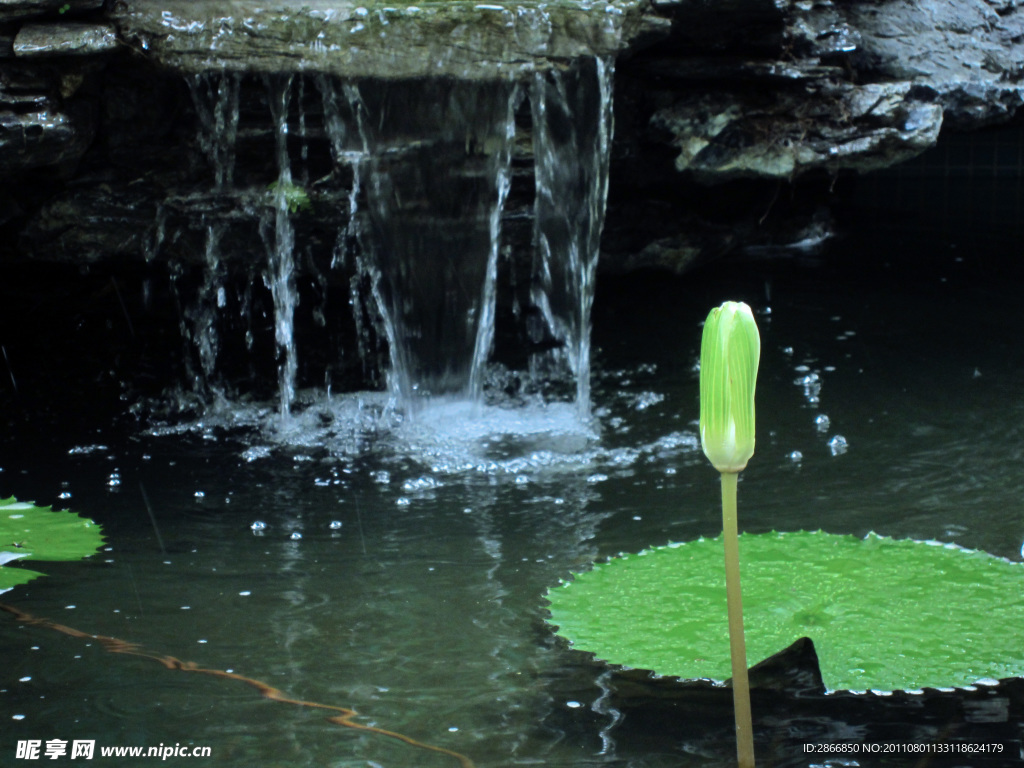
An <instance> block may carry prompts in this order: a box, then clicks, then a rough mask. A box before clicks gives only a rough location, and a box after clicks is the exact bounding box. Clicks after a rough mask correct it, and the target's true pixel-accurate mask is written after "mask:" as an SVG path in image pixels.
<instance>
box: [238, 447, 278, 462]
mask: <svg viewBox="0 0 1024 768" xmlns="http://www.w3.org/2000/svg"><path fill="white" fill-rule="evenodd" d="M270 453H271V449H270V446H269V445H254V446H253V447H252V448H247V449H246V450H244V451H243V452H242V458H243V459H245V460H246V461H247V462H249V463H252V462H254V461H256V460H258V459H265V458H267V457H268V456H270Z"/></svg>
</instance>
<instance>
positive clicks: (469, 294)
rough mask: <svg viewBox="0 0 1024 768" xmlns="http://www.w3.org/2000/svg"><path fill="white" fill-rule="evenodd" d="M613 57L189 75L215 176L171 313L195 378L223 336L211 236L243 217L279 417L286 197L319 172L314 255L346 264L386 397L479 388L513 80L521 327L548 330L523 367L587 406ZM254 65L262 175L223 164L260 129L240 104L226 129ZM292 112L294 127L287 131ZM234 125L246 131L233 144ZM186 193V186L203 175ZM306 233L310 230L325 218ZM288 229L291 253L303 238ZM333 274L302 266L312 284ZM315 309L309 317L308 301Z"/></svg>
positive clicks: (286, 289) (301, 198)
mask: <svg viewBox="0 0 1024 768" xmlns="http://www.w3.org/2000/svg"><path fill="white" fill-rule="evenodd" d="M612 69H613V63H612V61H611V60H610V59H607V60H606V59H602V58H595V59H586V60H579V61H576V62H573V63H572V64H571V65H568V66H566V67H565V68H552V69H550V70H546V71H543V72H537V73H535V74H534V75H533V76H532V78H531V79H530V80H528V81H527V82H525V83H519V82H516V81H515V80H513V79H512V78H509V79H505V80H497V81H495V80H490V81H482V82H473V81H465V80H457V79H453V78H430V79H422V80H400V81H382V80H354V81H352V80H343V79H339V78H335V77H331V76H328V75H316V76H313V77H309V78H303V77H302V76H300V75H287V76H285V75H280V76H273V75H268V76H264V77H262V78H258V77H251V78H246V79H245V80H244V82H243V80H242V78H241V76H240V75H238V74H232V73H217V74H207V75H195V76H191V77H190V79H189V81H188V82H189V86H190V91H191V95H192V100H193V104H194V106H195V110H196V114H197V117H198V126H199V127H198V133H197V145H198V147H199V149H200V150H201V151H202V153H203V155H205V157H206V159H207V161H208V162H209V165H210V167H211V169H212V175H213V181H212V189H211V190H210V192H208V193H205V194H206V197H205V200H206V202H203V203H202V206H203V207H202V211H203V213H202V216H203V219H202V224H203V229H204V231H205V253H204V261H203V270H204V271H203V273H202V274H203V276H202V279H201V280H200V283H199V286H198V288H197V291H198V295H197V298H196V300H195V302H194V303H193V304H192V305H191V306H189V307H186V308H185V309H184V310H183V317H184V318H185V320H187V321H188V327H187V328H186V325H185V321H184V320H183V326H182V327H183V334H184V335H185V337H186V338H189V339H191V341H192V343H193V345H194V346H195V349H196V353H197V355H198V358H199V363H200V368H201V371H202V376H203V378H204V381H205V382H206V383H207V384H208V383H209V382H210V381H211V379H212V377H213V375H214V372H215V370H216V366H217V364H218V363H217V361H218V356H219V355H220V353H221V351H222V350H223V347H224V346H225V345H224V343H223V342H222V340H221V339H219V338H218V330H217V328H218V313H220V312H221V311H222V310H223V309H224V307H225V299H224V296H225V286H226V280H227V278H226V274H227V270H226V268H225V265H224V264H223V263H222V260H221V259H222V257H221V250H222V243H225V242H227V238H228V237H231V238H234V237H236V235H237V234H238V233H239V232H240V228H242V227H249V228H250V229H249V230H246V231H249V232H251V231H252V229H253V228H254V229H255V232H256V233H258V238H259V240H258V241H257V247H259V246H258V243H259V242H262V246H263V250H264V252H265V262H264V265H263V266H262V277H263V284H264V285H265V286H266V288H267V290H268V291H269V293H270V299H271V302H272V305H273V349H274V350H275V358H276V365H277V386H278V408H277V410H278V414H279V416H280V419H281V421H282V422H287V421H288V419H289V418H290V416H291V414H292V410H293V407H294V405H295V400H296V388H297V386H298V381H297V379H298V371H299V356H298V349H297V346H296V340H295V322H296V312H297V310H298V308H299V300H298V289H297V271H298V270H297V255H296V249H297V247H298V246H297V240H298V238H299V235H297V234H296V226H295V225H296V221H298V219H296V218H295V215H296V213H297V212H298V211H297V209H298V208H299V207H302V206H304V205H306V204H308V202H309V197H308V193H307V190H311V191H312V190H314V189H319V190H322V192H318V194H322V195H326V197H318V198H317V199H318V200H320V201H321V203H322V202H323V201H324V200H330V201H332V202H331V203H330V204H331V205H333V206H335V211H334V213H335V214H336V218H335V220H336V221H337V222H338V223H337V224H336V225H335V224H331V226H335V227H336V229H334V230H333V231H329V232H328V233H327V238H328V243H331V242H333V244H332V245H328V248H333V251H332V252H331V253H330V254H329V255H330V257H331V258H330V269H329V273H330V274H333V275H335V276H337V275H339V274H347V275H348V276H349V277H348V280H349V283H348V303H349V305H350V308H351V312H352V317H351V318H348V320H350V321H351V322H352V324H353V325H354V328H355V334H356V341H357V346H358V351H359V354H360V356H361V358H362V359H363V360H364V361H365V360H366V359H370V358H372V357H373V355H374V353H375V352H376V349H375V348H374V347H375V343H376V346H377V347H378V348H381V349H382V346H381V344H382V342H381V340H385V341H386V343H387V354H388V356H389V365H388V366H387V383H388V390H389V392H390V395H391V397H392V400H393V401H394V402H395V403H396V404H397V405H398V406H399V407H400V408H401V409H402V410H404V411H406V412H408V413H414V412H415V411H417V409H418V408H419V405H420V404H423V403H425V402H428V401H429V400H430V399H431V398H439V397H440V398H444V399H447V400H453V399H454V400H460V401H468V402H471V403H477V404H479V403H481V402H482V401H483V397H484V389H485V378H486V376H485V374H486V371H487V366H488V365H489V363H490V358H491V354H492V348H493V346H494V339H495V324H496V315H497V311H496V306H497V293H498V266H499V256H500V254H501V253H502V252H503V250H502V249H503V241H502V237H503V229H502V219H503V214H504V212H505V205H506V201H507V199H508V197H509V193H510V189H511V185H512V178H513V173H512V168H513V164H512V156H513V147H514V145H515V139H516V117H517V111H519V107H520V105H522V106H523V107H524V109H525V108H526V106H527V105H526V104H525V102H524V99H526V98H528V99H529V105H528V106H529V110H528V114H529V116H530V118H531V119H532V126H533V155H534V175H535V195H534V228H533V245H534V256H533V267H532V281H531V285H532V287H531V296H530V299H531V302H532V303H533V304H534V306H535V307H536V310H537V311H536V315H535V316H534V319H535V320H537V321H538V322H534V324H533V326H532V327H529V328H528V333H529V335H530V337H531V340H532V341H533V342H535V343H537V344H538V345H539V346H545V347H548V348H553V349H550V351H548V352H546V353H544V354H543V355H534V357H533V359H532V360H531V370H532V372H533V373H534V375H535V376H536V377H537V378H538V379H540V378H545V377H548V378H557V379H559V380H560V381H569V380H574V381H575V395H574V398H573V399H574V401H575V403H576V409H577V413H578V415H580V416H582V417H583V418H584V419H585V418H586V417H588V416H589V408H590V383H589V378H590V325H591V319H590V318H591V309H592V305H593V301H594V283H595V275H596V268H597V259H598V254H599V243H600V237H601V230H602V226H603V222H604V209H605V199H606V194H607V186H608V156H609V147H610V143H611V134H612V108H611V88H612ZM296 78H298V82H297V83H296ZM253 83H255V84H256V85H262V88H263V92H264V94H265V100H266V104H267V107H266V109H267V111H268V112H269V121H270V127H271V131H270V139H271V141H272V143H273V153H272V156H271V153H269V152H267V153H265V157H266V159H267V160H269V161H270V162H269V163H268V165H269V166H270V167H271V168H272V169H273V171H274V172H275V174H276V178H275V179H274V180H273V181H272V182H271V183H270V184H269V185H267V179H266V175H264V176H263V180H262V181H260V180H259V175H258V174H255V175H254V173H253V166H252V165H251V164H250V165H246V166H242V165H241V164H239V168H236V155H238V156H245V157H250V156H251V154H252V152H253V150H252V147H253V146H255V145H254V144H253V141H254V138H253V137H255V136H257V135H260V134H257V133H255V132H254V130H253V127H252V126H253V125H254V124H253V122H252V121H253V120H255V119H259V117H258V116H254V113H253V110H252V109H251V108H250V107H249V106H247V109H246V113H245V115H246V118H245V119H246V123H245V126H246V128H245V131H241V130H240V129H239V122H240V119H239V113H240V111H241V110H240V92H241V90H242V88H243V86H245V87H246V88H250V87H251V86H252V84H253ZM311 89H315V92H318V93H319V96H320V104H322V111H319V113H318V110H319V108H318V107H316V106H315V105H313V106H311V104H312V102H306V101H305V99H304V95H305V94H306V92H307V91H310V90H311ZM247 93H248V91H247ZM295 101H297V102H298V104H297V105H296V104H294V103H293V102H295ZM255 103H258V102H257V101H256V100H254V99H247V101H246V104H247V105H251V104H255ZM296 110H297V112H296ZM293 113H295V114H294V115H293ZM295 115H297V117H296V116H295ZM292 117H295V120H294V122H293V123H292V124H293V125H294V126H297V135H296V136H295V137H291V136H290V134H289V124H290V118H292ZM520 117H522V118H523V119H524V120H525V118H526V115H525V114H523V115H520ZM265 119H266V118H264V120H265ZM317 121H322V124H318V122H317ZM240 136H244V137H245V139H244V140H245V142H248V143H246V144H244V145H243V144H242V142H240ZM317 142H319V144H318V143H317ZM240 147H242V148H244V152H248V153H250V154H249V155H245V154H244V152H243V149H240ZM240 153H241V154H240ZM292 153H294V158H295V162H298V163H300V164H299V165H295V164H294V162H293V154H292ZM325 162H326V163H327V165H328V167H327V169H326V170H327V175H326V176H325V175H324V170H325V169H324V163H325ZM257 167H259V166H257ZM243 168H244V170H243ZM294 174H298V176H299V180H300V181H301V186H300V185H297V184H296V183H295V182H294V180H293V175H294ZM243 175H244V177H245V179H246V181H245V184H247V185H249V186H247V187H245V188H238V187H236V183H237V182H236V177H240V176H243ZM261 185H262V186H261ZM318 185H319V186H318ZM268 187H269V191H268ZM517 190H518V187H517ZM517 194H518V192H517ZM526 194H528V192H527V193H526ZM332 196H333V197H332ZM194 199H195V200H200V201H201V199H203V193H196V194H195V195H194ZM225 199H226V200H227V203H228V204H227V205H224V203H223V200H225ZM268 200H269V204H268ZM218 201H220V202H218ZM321 203H318V205H320V204H321ZM323 210H325V209H323V208H319V209H318V214H319V211H323ZM207 215H209V216H210V217H211V218H210V219H209V220H207V218H206V217H207ZM218 217H220V218H218ZM293 219H295V220H293ZM316 221H317V223H318V225H321V228H320V230H319V232H321V233H323V227H322V222H323V221H325V220H324V219H322V218H321V217H320V216H319V215H318V217H317V219H316ZM326 221H331V219H330V217H328V219H326ZM229 232H230V235H229ZM242 236H243V237H248V236H249V235H246V234H244V233H243V234H242ZM255 236H256V235H255V234H254V235H253V237H255ZM319 238H320V240H319V242H323V240H324V237H323V234H320V235H319ZM301 242H302V243H303V244H304V245H303V249H304V250H303V253H304V254H305V253H307V252H308V249H309V247H310V246H309V245H308V244H307V243H308V241H305V240H303V241H301ZM244 267H245V265H243V268H244ZM304 268H305V267H304ZM248 269H249V272H248V273H247V274H248V276H249V278H250V279H249V280H248V281H247V282H246V285H244V286H243V291H242V292H240V298H239V300H240V302H241V307H240V308H241V310H242V312H243V316H245V317H246V319H249V318H248V315H247V313H248V312H249V306H250V303H251V301H252V293H251V292H252V288H253V286H252V285H251V283H252V280H251V278H252V277H253V276H254V275H255V274H256V272H255V271H254V270H256V269H259V267H256V266H252V267H248ZM179 270H180V267H179ZM330 274H328V273H326V272H320V271H319V270H318V271H317V278H318V280H319V285H320V286H321V288H323V289H324V290H326V288H325V286H326V285H327V282H328V279H329V278H330ZM325 275H326V276H325ZM318 322H320V323H321V325H322V324H323V318H318ZM245 339H246V347H247V349H248V350H249V351H250V352H251V353H252V354H257V353H258V351H259V350H260V349H261V347H260V346H259V345H258V344H257V345H255V346H254V344H253V327H252V325H250V328H249V330H248V331H247V332H246V335H245ZM339 354H340V352H339ZM364 365H366V363H364ZM196 379H197V381H198V380H199V377H198V376H196ZM208 389H209V387H207V386H203V387H198V388H197V391H207V390H208Z"/></svg>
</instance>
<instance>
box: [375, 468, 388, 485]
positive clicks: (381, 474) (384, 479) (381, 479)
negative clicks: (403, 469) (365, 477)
mask: <svg viewBox="0 0 1024 768" xmlns="http://www.w3.org/2000/svg"><path fill="white" fill-rule="evenodd" d="M370 477H372V478H373V482H375V483H380V484H381V485H387V484H388V483H390V482H391V473H390V472H388V471H387V470H385V469H379V470H377V471H376V472H374V473H373V474H372V475H370Z"/></svg>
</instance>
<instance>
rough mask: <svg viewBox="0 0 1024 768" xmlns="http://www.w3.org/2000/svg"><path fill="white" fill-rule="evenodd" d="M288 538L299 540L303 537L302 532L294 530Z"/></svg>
mask: <svg viewBox="0 0 1024 768" xmlns="http://www.w3.org/2000/svg"><path fill="white" fill-rule="evenodd" d="M288 538H289V539H291V540H292V541H298V540H299V539H301V538H302V534H301V533H299V532H298V531H292V535H291V536H289V537H288Z"/></svg>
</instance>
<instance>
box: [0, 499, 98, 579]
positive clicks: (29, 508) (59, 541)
mask: <svg viewBox="0 0 1024 768" xmlns="http://www.w3.org/2000/svg"><path fill="white" fill-rule="evenodd" d="M101 546H103V534H102V532H101V530H100V527H99V526H98V525H96V523H94V522H93V521H92V520H86V519H85V518H82V517H79V516H78V515H76V514H75V513H74V512H54V511H53V510H52V509H51V508H50V507H40V506H36V505H35V504H29V503H27V502H23V501H18V500H16V499H14V498H9V499H0V592H5V591H7V590H8V589H10V588H11V587H14V586H16V585H18V584H24V583H25V582H26V581H30V580H31V579H33V578H35V577H36V576H41V575H42V574H40V573H37V572H36V571H30V570H27V569H24V568H20V567H11V566H5V565H2V564H3V563H6V562H10V561H11V560H15V559H25V560H51V561H52V560H78V559H80V558H83V557H88V556H89V555H91V554H93V553H94V552H96V550H98V549H99V548H100V547H101Z"/></svg>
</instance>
